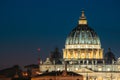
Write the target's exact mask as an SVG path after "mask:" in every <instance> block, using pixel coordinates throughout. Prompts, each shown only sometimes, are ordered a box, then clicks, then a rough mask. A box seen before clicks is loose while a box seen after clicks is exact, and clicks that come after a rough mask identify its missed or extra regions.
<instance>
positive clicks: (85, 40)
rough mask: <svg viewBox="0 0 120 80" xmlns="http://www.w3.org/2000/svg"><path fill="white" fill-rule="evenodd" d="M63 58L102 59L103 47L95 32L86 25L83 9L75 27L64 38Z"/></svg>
mask: <svg viewBox="0 0 120 80" xmlns="http://www.w3.org/2000/svg"><path fill="white" fill-rule="evenodd" d="M63 58H64V59H65V60H71V59H74V60H75V59H103V49H102V48H101V43H100V39H99V37H98V35H97V33H96V32H95V31H94V30H93V29H92V28H90V27H89V26H88V24H87V19H86V17H85V14H84V11H82V15H81V17H80V20H79V21H78V25H77V27H75V28H74V29H73V30H72V31H71V32H70V34H69V35H68V37H67V39H66V44H65V49H63Z"/></svg>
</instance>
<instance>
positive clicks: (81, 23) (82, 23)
mask: <svg viewBox="0 0 120 80" xmlns="http://www.w3.org/2000/svg"><path fill="white" fill-rule="evenodd" d="M78 24H79V25H87V19H86V16H85V13H84V11H83V10H82V14H81V17H80V19H79V21H78Z"/></svg>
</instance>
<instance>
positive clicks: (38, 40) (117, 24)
mask: <svg viewBox="0 0 120 80" xmlns="http://www.w3.org/2000/svg"><path fill="white" fill-rule="evenodd" d="M119 3H120V1H119V0H1V1H0V69H2V68H6V67H9V66H13V65H14V64H19V65H21V66H23V65H27V64H36V63H37V58H38V56H39V55H40V57H41V58H42V59H45V57H48V55H49V54H50V52H51V51H53V50H54V48H55V47H58V48H59V50H60V51H61V52H62V49H63V48H64V44H65V39H66V37H67V35H68V34H69V32H70V31H71V30H72V29H73V28H74V27H76V25H77V21H78V19H79V17H80V15H81V10H82V9H84V11H85V14H86V17H87V20H88V24H89V26H90V27H92V28H93V29H94V30H95V31H96V32H97V34H98V35H99V37H100V39H101V43H102V47H103V48H104V52H105V53H106V52H107V51H108V48H111V50H112V52H113V53H114V54H115V55H116V56H117V57H119V56H120V5H119ZM37 48H41V51H40V53H39V54H38V52H37Z"/></svg>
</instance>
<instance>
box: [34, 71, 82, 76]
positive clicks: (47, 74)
mask: <svg viewBox="0 0 120 80" xmlns="http://www.w3.org/2000/svg"><path fill="white" fill-rule="evenodd" d="M63 74H64V71H52V72H45V73H43V74H40V75H37V76H36V77H40V76H63ZM66 74H67V76H82V75H80V74H77V73H74V72H67V73H66Z"/></svg>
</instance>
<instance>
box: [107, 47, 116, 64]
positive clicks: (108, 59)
mask: <svg viewBox="0 0 120 80" xmlns="http://www.w3.org/2000/svg"><path fill="white" fill-rule="evenodd" d="M113 60H114V61H116V58H115V55H114V54H113V53H112V52H111V49H110V48H109V49H108V52H107V53H106V54H105V62H106V63H112V61H113Z"/></svg>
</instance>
